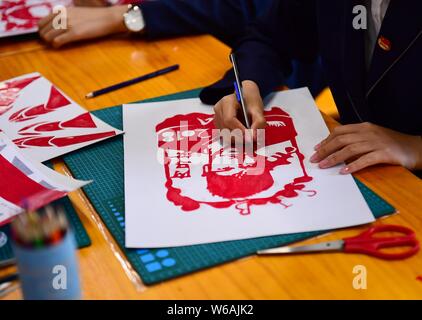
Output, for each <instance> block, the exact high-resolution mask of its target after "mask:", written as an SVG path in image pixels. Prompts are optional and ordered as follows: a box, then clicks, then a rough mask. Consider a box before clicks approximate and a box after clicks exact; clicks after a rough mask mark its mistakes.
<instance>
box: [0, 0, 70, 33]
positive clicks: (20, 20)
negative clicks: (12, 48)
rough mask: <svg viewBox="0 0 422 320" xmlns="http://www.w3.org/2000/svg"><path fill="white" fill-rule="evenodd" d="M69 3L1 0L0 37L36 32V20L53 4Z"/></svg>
mask: <svg viewBox="0 0 422 320" xmlns="http://www.w3.org/2000/svg"><path fill="white" fill-rule="evenodd" d="M71 4H72V1H71V0H1V1H0V38H2V37H9V36H14V35H20V34H26V33H32V32H37V31H38V25H37V24H38V21H39V20H40V19H41V18H44V17H46V16H47V15H49V14H50V13H51V12H52V11H53V8H54V7H55V6H58V5H63V6H68V5H71Z"/></svg>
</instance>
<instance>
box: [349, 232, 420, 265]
mask: <svg viewBox="0 0 422 320" xmlns="http://www.w3.org/2000/svg"><path fill="white" fill-rule="evenodd" d="M388 231H391V232H398V233H402V234H403V235H402V236H396V237H374V234H376V233H380V232H388ZM343 240H344V252H349V253H363V254H367V255H370V256H374V257H377V258H381V259H385V260H400V259H405V258H409V257H411V256H413V255H414V254H416V253H417V252H418V251H419V241H418V240H417V239H416V236H415V232H414V231H413V230H411V229H409V228H406V227H403V226H396V225H387V224H386V225H376V226H373V227H371V228H369V229H368V230H366V231H364V232H362V233H361V234H359V235H357V236H355V237H350V238H345V239H343ZM402 246H403V247H404V246H405V247H409V249H408V250H405V251H403V252H399V253H387V252H382V251H380V249H383V248H393V247H402Z"/></svg>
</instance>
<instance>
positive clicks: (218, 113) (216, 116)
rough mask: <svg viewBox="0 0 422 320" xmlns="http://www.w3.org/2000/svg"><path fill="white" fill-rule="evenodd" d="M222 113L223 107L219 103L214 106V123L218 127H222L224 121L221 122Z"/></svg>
mask: <svg viewBox="0 0 422 320" xmlns="http://www.w3.org/2000/svg"><path fill="white" fill-rule="evenodd" d="M222 117H223V116H222V113H221V109H220V107H219V105H218V104H217V105H215V106H214V125H215V127H216V128H218V129H222V123H221V121H222V120H221V119H222Z"/></svg>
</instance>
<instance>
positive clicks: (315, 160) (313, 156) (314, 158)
mask: <svg viewBox="0 0 422 320" xmlns="http://www.w3.org/2000/svg"><path fill="white" fill-rule="evenodd" d="M309 161H310V162H313V163H315V162H318V154H317V153H316V152H315V153H314V154H313V155H312V156H311V158H310V159H309Z"/></svg>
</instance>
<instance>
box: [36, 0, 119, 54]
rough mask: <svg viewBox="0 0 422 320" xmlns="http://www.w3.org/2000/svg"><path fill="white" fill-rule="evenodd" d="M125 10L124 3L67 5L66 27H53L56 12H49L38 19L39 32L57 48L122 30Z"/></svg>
mask: <svg viewBox="0 0 422 320" xmlns="http://www.w3.org/2000/svg"><path fill="white" fill-rule="evenodd" d="M126 10H127V6H126V5H122V6H115V7H107V8H82V7H69V8H67V28H66V29H56V28H54V26H53V21H55V19H54V18H55V16H56V14H50V15H49V16H47V17H45V18H43V19H41V20H40V21H39V23H38V27H39V33H40V36H41V38H42V39H43V40H44V41H46V42H47V43H49V44H51V45H52V46H53V47H55V48H59V47H61V46H62V45H64V44H67V43H70V42H74V41H79V40H86V39H93V38H98V37H103V36H106V35H110V34H114V33H119V32H124V31H126V27H125V25H124V21H123V14H124V13H125V12H126Z"/></svg>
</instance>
